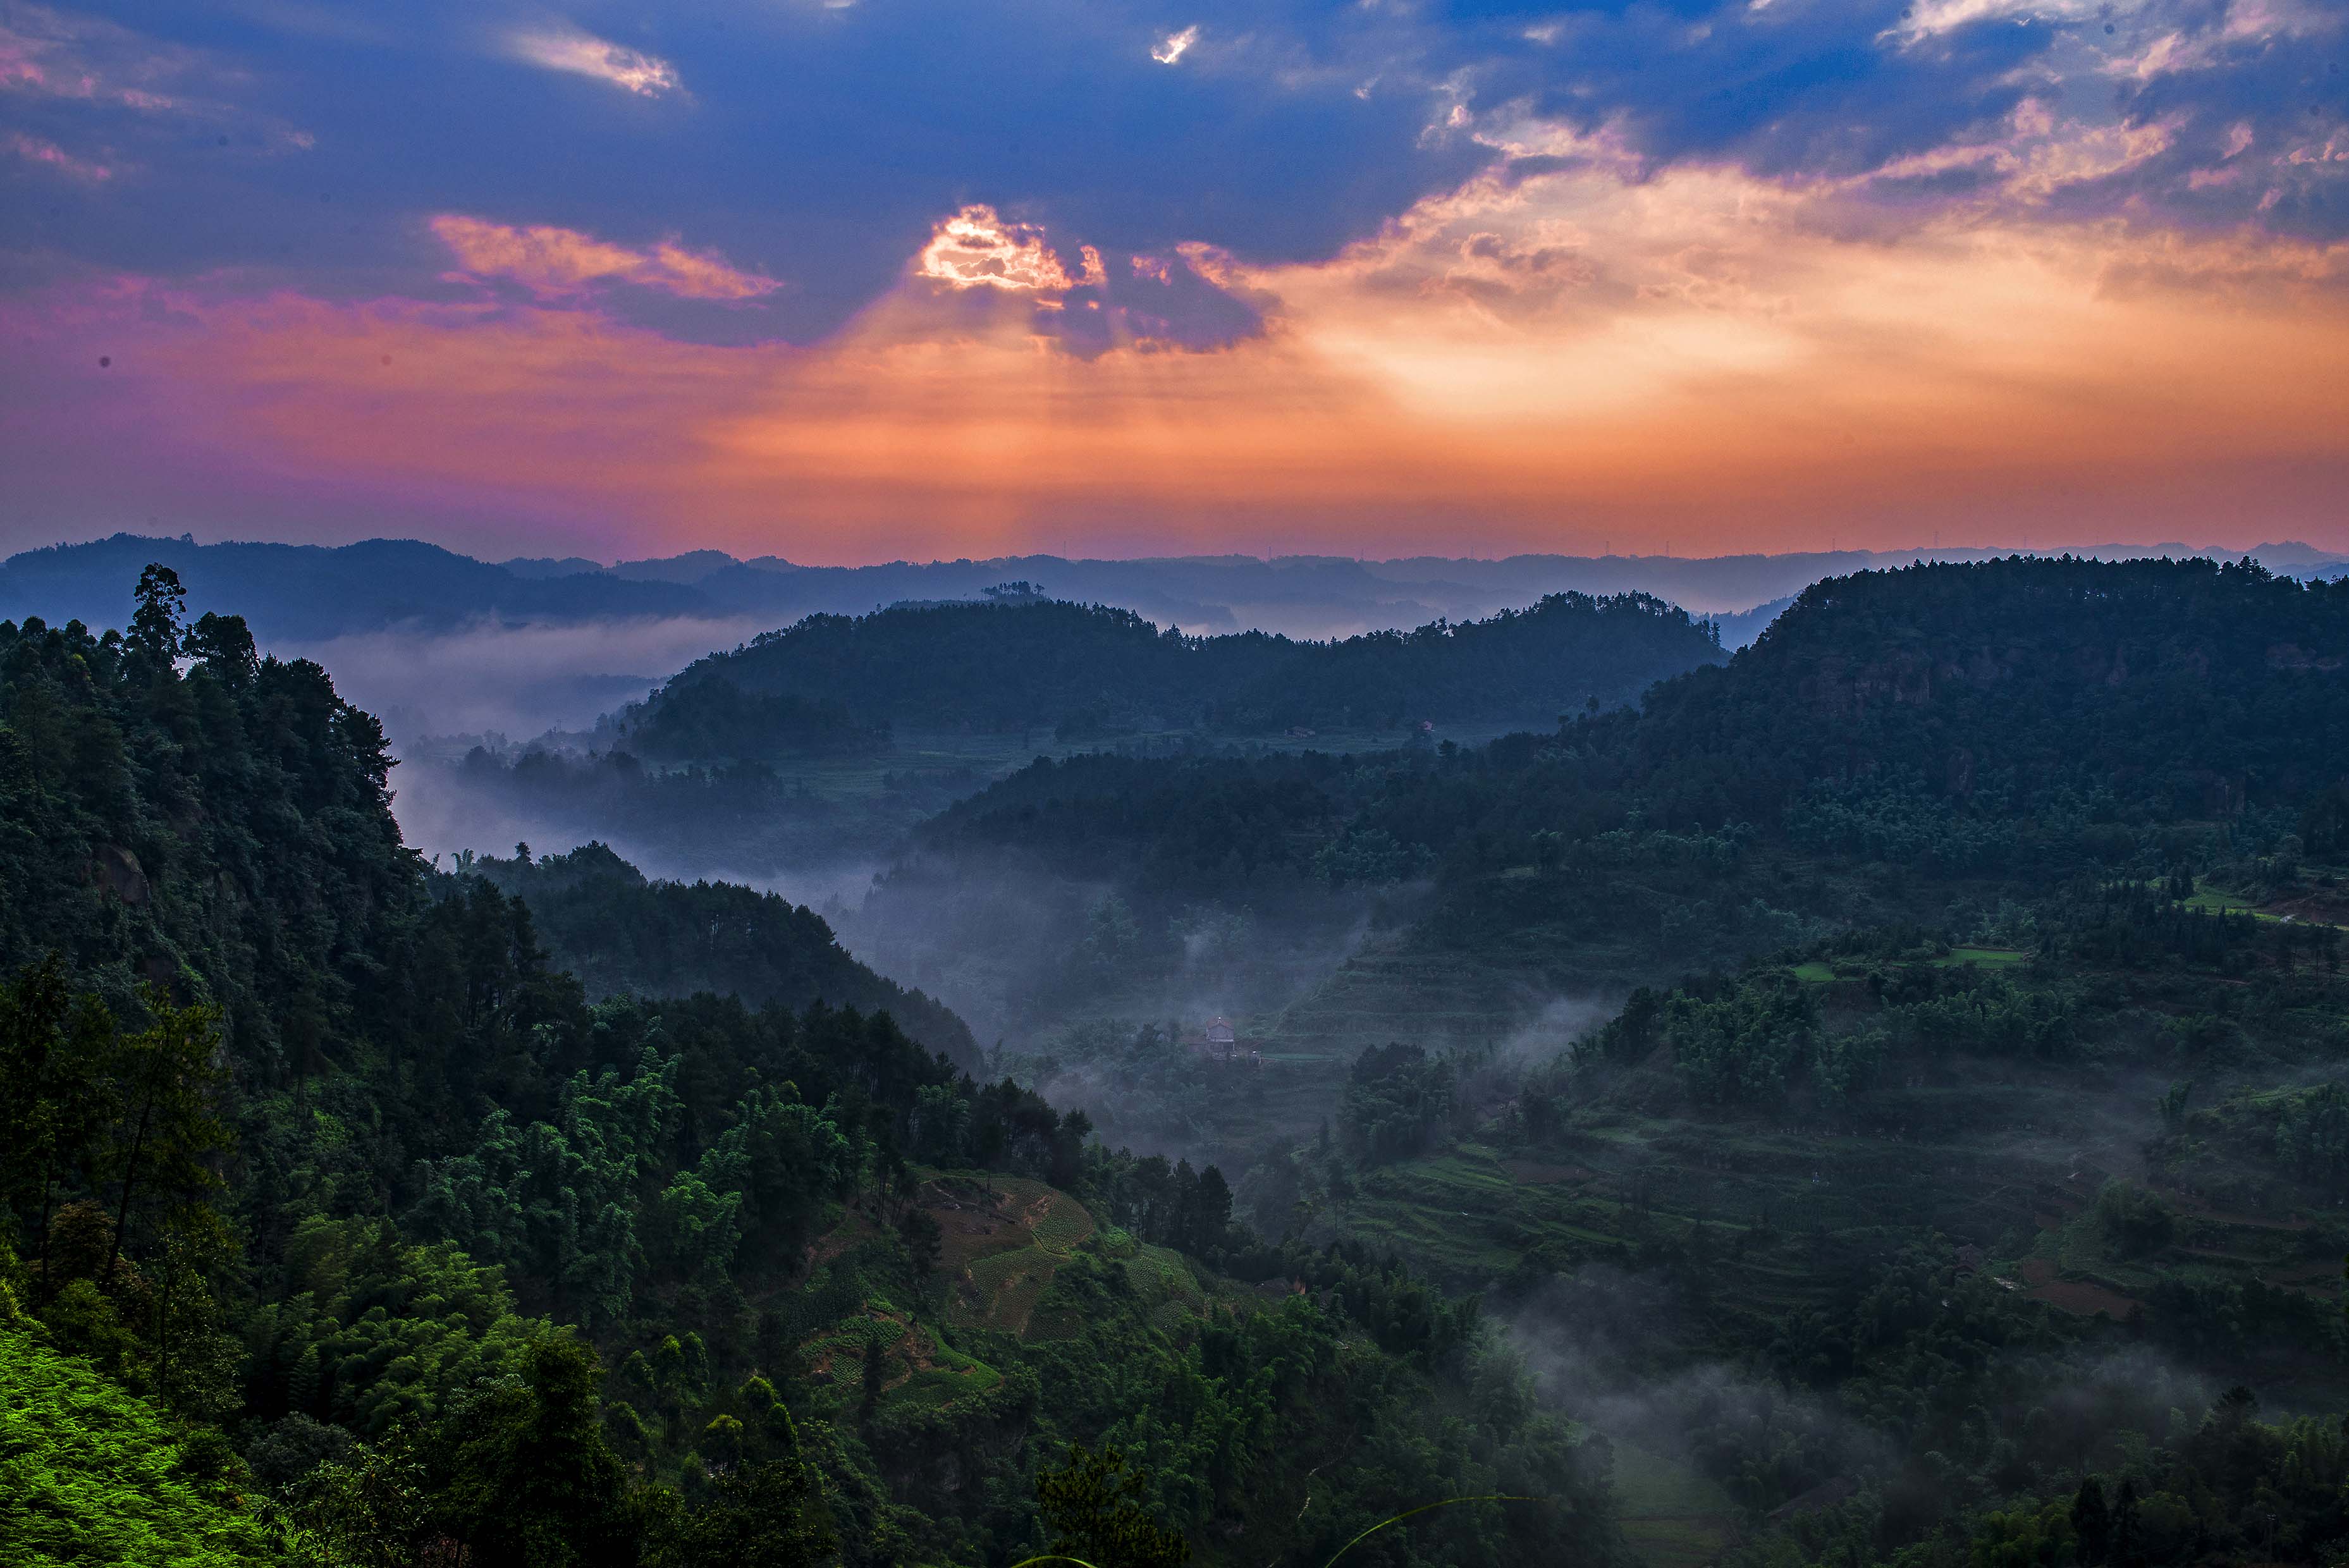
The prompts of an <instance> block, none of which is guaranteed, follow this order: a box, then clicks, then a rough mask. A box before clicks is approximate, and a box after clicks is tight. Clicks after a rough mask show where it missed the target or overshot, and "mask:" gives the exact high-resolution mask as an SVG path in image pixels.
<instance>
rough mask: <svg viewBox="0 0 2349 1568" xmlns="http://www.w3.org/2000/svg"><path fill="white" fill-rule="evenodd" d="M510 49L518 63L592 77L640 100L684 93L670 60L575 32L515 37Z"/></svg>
mask: <svg viewBox="0 0 2349 1568" xmlns="http://www.w3.org/2000/svg"><path fill="white" fill-rule="evenodd" d="M508 46H509V47H510V48H511V49H512V53H513V57H514V58H516V59H518V60H523V61H525V62H527V63H529V64H531V65H533V66H542V67H545V68H546V69H547V70H550V71H568V72H569V73H571V74H572V75H574V76H581V77H594V78H595V79H596V80H597V81H600V82H609V83H610V84H611V85H612V86H614V87H616V88H620V89H621V90H622V91H624V92H631V93H634V94H636V96H637V97H638V98H660V97H663V96H665V95H667V94H669V93H682V92H683V91H684V90H685V84H684V82H683V81H682V80H681V79H680V78H679V77H678V73H677V67H675V66H673V65H671V64H669V63H668V62H667V60H664V59H661V58H659V57H657V56H654V55H647V54H644V53H642V52H640V51H638V50H636V49H631V48H628V47H626V46H625V45H620V44H614V43H609V42H607V41H605V39H602V38H598V37H596V36H595V35H594V34H592V33H583V32H580V31H578V30H577V29H576V28H570V27H563V28H553V29H547V30H543V31H537V32H523V33H516V34H514V35H513V36H512V38H510V39H509V40H508Z"/></svg>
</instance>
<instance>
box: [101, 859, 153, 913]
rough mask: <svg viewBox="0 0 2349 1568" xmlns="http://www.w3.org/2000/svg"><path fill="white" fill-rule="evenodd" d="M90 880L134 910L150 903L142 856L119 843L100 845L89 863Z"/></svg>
mask: <svg viewBox="0 0 2349 1568" xmlns="http://www.w3.org/2000/svg"><path fill="white" fill-rule="evenodd" d="M89 880H90V881H92V882H96V883H97V884H98V887H99V888H100V889H101V890H103V891H104V892H110V893H112V894H113V895H114V896H115V897H117V898H119V899H120V900H121V901H122V902H123V903H127V904H129V906H130V907H131V908H133V909H143V908H145V907H146V904H147V897H148V889H147V872H146V870H145V868H144V867H142V866H140V863H139V857H138V856H137V855H134V854H132V853H131V852H130V851H129V850H126V849H124V848H123V847H122V846H121V845H119V844H100V845H98V853H97V854H96V855H94V856H93V857H91V860H90V862H89Z"/></svg>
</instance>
